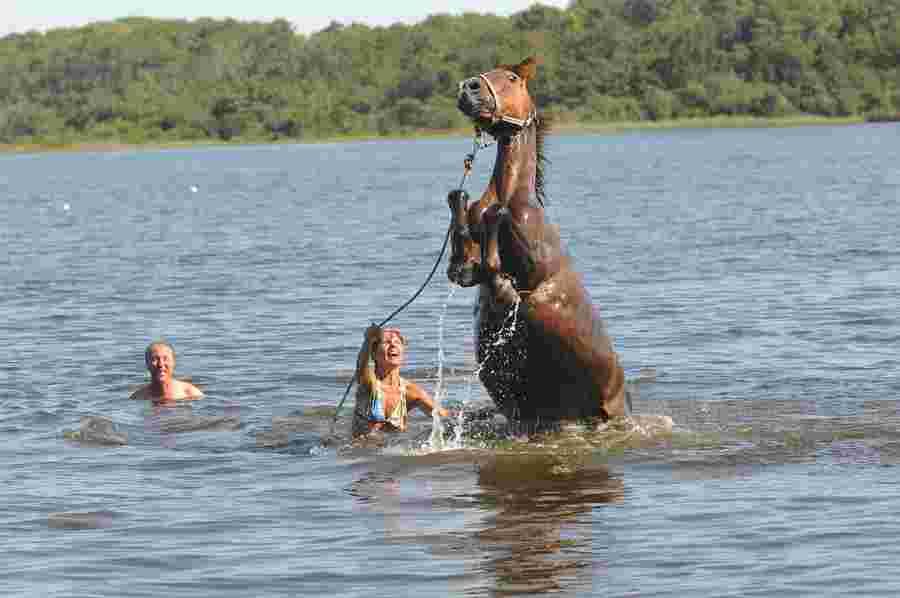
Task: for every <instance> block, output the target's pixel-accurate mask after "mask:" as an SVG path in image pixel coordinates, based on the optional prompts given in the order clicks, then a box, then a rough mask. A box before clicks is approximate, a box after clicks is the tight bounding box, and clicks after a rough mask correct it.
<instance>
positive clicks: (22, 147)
mask: <svg viewBox="0 0 900 598" xmlns="http://www.w3.org/2000/svg"><path fill="white" fill-rule="evenodd" d="M864 122H866V120H865V118H863V117H861V116H852V117H842V118H828V117H823V116H805V115H804V116H790V117H784V118H755V117H733V116H716V117H709V118H690V119H679V120H666V121H636V122H616V123H600V122H598V123H591V122H576V121H562V122H559V121H557V122H555V123H554V127H553V128H554V131H556V132H557V133H562V134H566V135H609V134H615V133H622V132H627V131H653V130H667V129H722V128H735V129H737V128H766V127H773V128H783V127H801V126H841V125H853V124H862V123H864ZM471 134H472V130H471V129H469V128H465V129H452V130H442V131H434V130H424V131H409V132H403V133H394V134H391V135H376V134H354V135H339V136H333V137H322V138H318V139H293V138H290V139H278V140H271V139H236V140H232V141H219V140H214V139H205V140H202V141H165V142H151V143H146V144H138V145H135V144H128V143H121V142H117V141H102V142H95V141H85V142H73V143H65V144H40V143H24V144H0V153H38V152H103V151H129V150H136V149H177V148H188V147H204V146H211V147H221V146H233V145H271V144H294V143H346V142H354V141H378V140H386V139H422V138H442V137H465V136H469V135H471Z"/></svg>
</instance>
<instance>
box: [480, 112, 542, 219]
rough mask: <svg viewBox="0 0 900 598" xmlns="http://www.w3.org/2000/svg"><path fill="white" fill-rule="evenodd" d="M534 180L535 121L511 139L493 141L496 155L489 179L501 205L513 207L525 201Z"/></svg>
mask: <svg viewBox="0 0 900 598" xmlns="http://www.w3.org/2000/svg"><path fill="white" fill-rule="evenodd" d="M536 182H537V131H536V128H535V125H533V124H532V125H531V126H529V127H528V128H527V129H524V130H522V131H521V132H519V133H518V134H517V135H516V137H513V138H512V139H504V140H503V141H501V142H500V143H498V144H497V158H496V160H495V161H494V172H493V176H492V177H491V183H492V184H493V186H494V189H495V190H496V193H497V200H498V201H499V202H500V204H501V205H504V206H507V207H510V208H515V207H516V206H519V205H528V204H529V201H530V199H531V198H532V197H533V196H534V195H535V185H536Z"/></svg>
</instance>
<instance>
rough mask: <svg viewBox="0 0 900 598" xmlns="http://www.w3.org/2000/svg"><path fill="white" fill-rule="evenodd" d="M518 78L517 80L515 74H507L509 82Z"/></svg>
mask: <svg viewBox="0 0 900 598" xmlns="http://www.w3.org/2000/svg"><path fill="white" fill-rule="evenodd" d="M518 78H519V76H518V75H517V74H515V73H510V74H509V80H510V81H515V80H516V79H518Z"/></svg>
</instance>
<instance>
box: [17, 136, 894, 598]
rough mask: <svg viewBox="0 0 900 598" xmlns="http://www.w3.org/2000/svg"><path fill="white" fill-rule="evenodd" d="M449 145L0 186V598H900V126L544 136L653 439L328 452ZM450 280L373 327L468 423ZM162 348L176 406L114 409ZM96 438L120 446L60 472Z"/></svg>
mask: <svg viewBox="0 0 900 598" xmlns="http://www.w3.org/2000/svg"><path fill="white" fill-rule="evenodd" d="M469 148H470V146H469V142H468V141H467V140H465V139H444V140H424V141H422V140H419V141H384V142H365V143H348V144H337V145H328V144H323V145H294V146H287V145H284V146H272V147H268V146H260V147H237V148H202V149H189V150H168V151H138V152H120V153H97V154H93V153H80V154H46V155H5V156H0V247H2V249H0V280H2V285H0V340H2V346H3V348H4V350H3V352H4V356H3V358H2V359H0V402H2V411H0V529H2V530H3V533H2V534H0V552H2V554H3V555H4V558H3V559H2V560H0V593H2V594H4V595H10V596H38V595H41V596H158V595H160V594H165V595H172V596H241V597H244V596H282V595H323V594H327V595H334V596H358V595H367V596H396V595H398V593H402V594H409V595H419V596H446V595H472V596H480V595H518V594H522V593H534V594H542V593H563V594H566V595H573V596H574V595H579V596H580V595H591V594H596V595H610V596H684V595H695V596H749V595H766V596H768V595H776V594H777V595H791V596H804V595H809V596H822V595H867V596H876V595H883V596H895V595H897V594H898V592H900V575H898V573H900V567H898V565H897V562H898V560H900V549H898V548H897V547H896V546H897V544H896V542H895V539H896V537H897V533H898V532H900V523H898V521H900V520H898V518H897V517H896V513H897V511H898V510H900V498H898V494H900V475H898V469H897V463H898V462H900V411H898V408H897V407H898V404H897V402H896V399H897V394H898V391H900V375H898V358H897V346H898V340H900V321H898V317H900V316H898V309H897V304H898V299H897V297H900V249H898V242H897V239H898V234H897V231H898V229H900V209H898V200H900V166H898V164H897V160H896V156H898V155H900V129H898V128H897V126H896V125H879V126H852V127H841V128H831V127H821V128H818V127H810V128H798V129H779V130H770V129H758V130H735V131H731V130H719V131H708V130H682V131H671V132H643V133H634V134H624V135H618V136H603V137H595V136H578V137H572V136H554V137H552V138H550V139H549V141H548V155H549V158H550V160H551V164H550V166H549V168H548V198H549V200H550V208H549V212H550V216H551V217H552V218H553V219H554V220H555V221H556V222H558V223H559V224H560V226H561V228H562V231H563V235H564V237H565V239H566V241H567V243H568V245H569V248H570V250H571V251H572V253H573V254H574V255H575V256H576V259H577V263H578V266H579V268H580V270H581V271H582V272H583V273H584V275H585V278H586V282H587V285H588V287H589V289H590V291H591V294H592V295H593V297H594V299H595V302H596V303H597V304H598V305H599V306H600V308H601V311H602V312H603V314H604V315H605V317H606V319H607V321H608V324H609V328H610V331H611V333H612V334H613V336H614V337H615V339H616V345H617V348H618V350H619V352H620V354H621V356H622V359H623V361H624V363H625V365H626V366H627V367H628V368H629V372H630V373H631V375H632V377H633V378H634V379H635V380H639V381H636V382H635V384H637V386H638V387H639V390H640V398H639V399H638V400H637V401H636V404H635V408H636V409H635V411H636V412H637V413H638V414H639V415H642V416H644V417H645V419H644V420H641V419H640V418H637V419H636V423H634V422H633V423H632V425H631V427H628V426H626V427H625V428H623V429H612V430H606V431H601V432H596V433H587V432H584V431H578V430H568V431H565V432H562V433H559V434H555V435H548V436H546V437H541V438H536V439H533V440H532V441H531V442H528V443H525V442H505V443H500V444H498V445H490V446H487V445H485V444H483V443H480V442H476V441H475V440H474V439H466V438H463V445H464V446H463V448H459V449H455V450H443V451H430V450H428V449H427V448H423V447H422V446H421V445H422V441H423V440H424V439H427V437H428V434H429V431H430V429H431V421H430V419H428V418H426V417H424V416H419V417H418V419H417V420H416V422H415V424H414V426H413V428H414V430H413V432H412V433H411V434H410V435H409V437H404V438H401V439H398V440H397V441H396V442H394V443H392V444H391V446H389V447H388V448H386V449H384V450H380V449H357V450H342V449H340V448H338V447H339V446H340V443H337V444H335V443H334V442H324V443H323V440H326V439H331V436H330V433H329V432H330V430H329V424H330V422H331V417H330V414H331V411H329V409H333V408H334V406H335V405H336V404H337V403H338V401H339V400H340V398H341V396H342V394H343V392H344V390H345V388H346V385H347V381H348V376H349V372H350V370H351V368H352V366H353V363H354V359H355V353H356V350H357V349H358V346H359V343H360V341H361V339H362V332H363V330H364V328H365V326H366V325H367V324H368V323H369V322H371V321H373V320H375V321H378V320H381V319H382V318H384V317H385V316H386V315H387V314H389V313H390V312H391V311H393V310H394V308H396V307H397V306H398V305H400V304H401V303H402V302H404V301H405V300H406V299H408V298H409V297H410V296H411V295H412V294H413V293H414V292H415V291H416V289H417V288H418V287H419V285H420V284H421V283H422V282H423V281H424V280H425V277H426V275H427V274H428V272H429V271H430V269H431V267H432V265H433V264H434V261H435V259H436V257H437V255H438V251H439V249H440V246H441V242H442V240H443V235H444V233H445V231H446V227H447V224H448V220H449V214H448V211H447V208H446V202H445V195H446V193H447V191H449V190H450V188H452V186H453V185H455V184H457V183H458V181H459V178H460V175H461V167H462V158H463V156H464V154H465V153H466V152H467V151H468V150H469ZM478 160H479V161H478V163H477V164H476V174H475V177H474V180H472V181H471V183H470V189H471V190H472V191H473V194H474V192H476V191H477V190H480V188H482V187H483V186H484V184H485V182H486V178H487V173H488V170H489V165H490V162H491V160H492V155H491V154H490V153H487V152H486V153H483V154H481V155H479V158H478ZM443 271H444V267H443V266H441V267H440V268H439V269H438V275H437V276H436V277H435V279H434V280H433V281H432V283H431V284H430V285H429V286H428V287H427V288H426V289H425V292H424V293H423V294H422V296H421V297H420V298H419V299H418V300H417V301H415V302H414V303H413V304H412V305H411V306H410V307H409V308H408V309H407V310H405V311H403V312H402V313H401V314H400V315H399V316H398V317H397V319H396V320H395V323H396V324H397V325H399V326H400V327H402V328H403V329H404V332H405V333H406V334H407V336H409V337H410V339H411V348H410V356H409V357H410V363H409V368H408V372H409V374H410V375H411V376H413V377H417V378H420V379H421V380H422V383H423V384H424V385H425V386H427V387H429V388H431V389H434V388H435V385H436V376H437V374H438V373H441V374H442V376H443V388H444V389H445V390H446V392H447V395H448V398H449V399H451V400H453V401H456V402H460V403H469V402H475V403H477V402H479V401H483V400H485V395H484V392H483V391H482V390H481V388H480V387H479V385H478V384H477V383H476V384H473V383H472V380H471V376H470V373H471V371H472V369H473V367H474V365H475V364H474V362H473V347H472V340H471V328H472V323H471V305H472V299H473V295H472V293H473V291H471V290H464V289H460V290H456V291H455V292H451V289H450V287H449V285H448V284H447V282H446V280H445V278H444V276H443ZM160 337H163V338H166V339H168V340H170V341H171V342H172V343H173V344H174V345H175V347H176V349H177V351H178V374H179V375H181V376H185V377H189V378H191V379H192V380H193V381H194V383H195V384H198V385H199V386H201V387H202V388H203V389H204V391H205V392H206V395H207V396H206V398H205V399H204V400H203V401H200V402H198V403H195V404H194V405H193V409H192V411H184V410H180V411H178V412H175V411H166V410H163V411H161V412H160V411H158V410H157V411H154V410H153V409H151V408H148V407H147V406H145V405H141V404H137V403H133V402H129V401H128V400H127V397H128V395H129V394H130V392H131V391H132V390H133V389H134V388H135V387H136V386H137V385H139V384H141V383H143V382H144V381H145V378H146V374H145V373H144V369H143V349H144V347H145V346H146V344H147V343H148V342H150V341H151V340H153V339H156V338H160ZM441 356H442V358H441ZM439 366H442V369H441V368H439ZM642 368H643V373H642V372H641V369H642ZM648 372H649V374H648ZM87 416H97V417H99V416H102V417H105V418H107V419H108V422H107V424H105V425H108V426H111V427H112V428H113V429H114V430H115V431H116V432H118V433H119V434H120V435H122V436H125V438H126V439H125V440H124V442H120V443H118V445H115V446H113V445H111V444H105V443H88V442H80V441H79V440H78V439H77V438H76V437H75V436H73V435H72V434H71V432H72V431H77V430H79V427H80V425H81V422H82V417H87ZM659 416H669V417H671V418H672V420H673V421H674V429H673V431H672V433H671V434H652V433H647V428H648V427H649V424H648V423H647V422H651V423H652V422H653V421H657V420H658V419H659ZM85 421H96V420H85ZM641 421H643V422H644V424H646V425H644V427H643V428H642V427H641V425H642V424H641ZM339 423H340V426H339V431H340V432H345V431H346V425H347V422H346V419H344V418H341V420H340V422H339ZM332 440H333V439H332Z"/></svg>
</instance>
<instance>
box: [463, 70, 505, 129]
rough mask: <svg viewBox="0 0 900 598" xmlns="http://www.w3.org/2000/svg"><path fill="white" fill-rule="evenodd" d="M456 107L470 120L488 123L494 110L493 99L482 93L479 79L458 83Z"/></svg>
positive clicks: (469, 79)
mask: <svg viewBox="0 0 900 598" xmlns="http://www.w3.org/2000/svg"><path fill="white" fill-rule="evenodd" d="M456 107H457V108H459V111H460V112H462V113H463V114H465V115H466V116H468V117H469V118H471V119H472V120H475V121H483V122H490V121H491V120H492V119H493V115H494V112H495V110H496V104H495V102H494V99H493V97H492V96H491V95H490V94H488V95H485V94H484V92H483V89H482V83H481V78H480V77H470V78H468V79H465V80H464V81H461V82H460V84H459V93H458V94H457V98H456Z"/></svg>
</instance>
